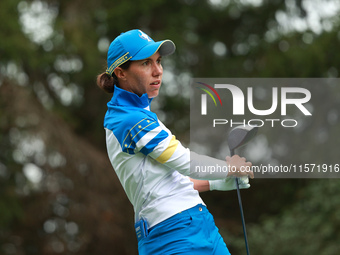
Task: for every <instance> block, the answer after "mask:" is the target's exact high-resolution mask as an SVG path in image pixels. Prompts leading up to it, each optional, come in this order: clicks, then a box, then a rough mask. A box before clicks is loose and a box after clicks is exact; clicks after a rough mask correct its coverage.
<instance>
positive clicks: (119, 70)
mask: <svg viewBox="0 0 340 255" xmlns="http://www.w3.org/2000/svg"><path fill="white" fill-rule="evenodd" d="M113 72H114V74H115V75H116V76H117V78H118V79H125V72H124V70H123V69H122V68H120V67H116V68H115V70H114V71H113Z"/></svg>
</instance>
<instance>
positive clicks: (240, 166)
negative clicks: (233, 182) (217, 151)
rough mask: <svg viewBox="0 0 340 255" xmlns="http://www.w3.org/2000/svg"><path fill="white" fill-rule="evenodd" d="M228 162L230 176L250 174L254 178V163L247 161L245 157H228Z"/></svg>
mask: <svg viewBox="0 0 340 255" xmlns="http://www.w3.org/2000/svg"><path fill="white" fill-rule="evenodd" d="M226 161H227V164H228V165H229V172H228V176H235V177H242V176H249V177H250V178H251V179H253V178H254V173H253V171H252V170H251V166H252V163H251V162H247V161H246V159H245V158H243V157H242V158H241V157H240V156H238V155H234V156H232V157H229V156H227V157H226Z"/></svg>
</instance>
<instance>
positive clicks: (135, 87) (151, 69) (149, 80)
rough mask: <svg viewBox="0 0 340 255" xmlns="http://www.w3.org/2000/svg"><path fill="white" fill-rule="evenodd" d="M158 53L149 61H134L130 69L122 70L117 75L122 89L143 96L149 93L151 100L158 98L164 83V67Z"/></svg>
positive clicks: (148, 59)
mask: <svg viewBox="0 0 340 255" xmlns="http://www.w3.org/2000/svg"><path fill="white" fill-rule="evenodd" d="M161 58H162V57H161V56H160V54H159V53H158V52H156V53H155V54H154V55H152V56H151V57H149V58H147V59H143V60H137V61H132V62H131V64H130V66H129V68H128V69H126V70H124V69H120V70H121V72H122V73H120V75H119V74H118V75H117V74H116V75H117V77H118V78H119V85H120V87H121V88H122V89H125V90H127V91H130V92H132V93H135V94H137V95H138V96H142V95H143V94H145V93H147V94H148V97H149V98H153V97H156V96H157V95H158V93H159V89H160V87H161V83H162V75H163V67H162V64H161Z"/></svg>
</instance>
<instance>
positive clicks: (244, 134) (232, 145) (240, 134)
mask: <svg viewBox="0 0 340 255" xmlns="http://www.w3.org/2000/svg"><path fill="white" fill-rule="evenodd" d="M257 130H258V127H252V126H237V127H235V128H233V129H232V130H231V131H230V133H229V135H228V146H229V149H230V156H231V157H232V156H234V155H235V150H236V149H237V148H239V147H241V146H242V145H245V144H246V143H247V142H249V141H250V140H251V139H252V138H253V137H254V136H255V135H256V133H257ZM238 179H239V178H235V181H236V190H237V197H238V203H239V206H240V212H241V219H242V228H243V235H244V241H245V244H246V250H247V255H250V253H249V247H248V238H247V231H246V223H245V221H244V214H243V206H242V200H241V193H240V187H239V184H238Z"/></svg>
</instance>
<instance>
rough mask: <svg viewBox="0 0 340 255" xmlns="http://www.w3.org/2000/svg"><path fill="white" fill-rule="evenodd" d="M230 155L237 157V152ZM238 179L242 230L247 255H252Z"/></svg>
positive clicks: (237, 186)
mask: <svg viewBox="0 0 340 255" xmlns="http://www.w3.org/2000/svg"><path fill="white" fill-rule="evenodd" d="M230 155H231V156H234V155H235V151H234V150H230ZM238 179H239V178H237V177H236V178H235V181H236V191H237V198H238V204H239V207H240V212H241V220H242V228H243V236H244V242H245V244H246V251H247V255H250V252H249V246H248V238H247V230H246V222H245V220H244V214H243V206H242V199H241V192H240V187H239V184H238Z"/></svg>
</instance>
